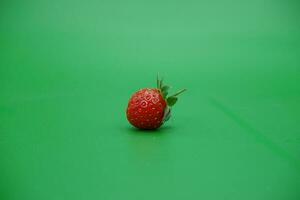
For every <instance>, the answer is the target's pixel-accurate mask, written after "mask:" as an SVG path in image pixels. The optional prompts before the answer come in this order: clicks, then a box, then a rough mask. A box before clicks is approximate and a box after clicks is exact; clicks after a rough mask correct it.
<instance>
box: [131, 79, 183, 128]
mask: <svg viewBox="0 0 300 200" xmlns="http://www.w3.org/2000/svg"><path fill="white" fill-rule="evenodd" d="M168 90H169V86H166V85H163V81H162V80H160V79H159V78H157V88H154V89H150V88H146V89H141V90H139V91H138V92H136V93H135V94H133V95H132V97H131V99H130V100H129V103H128V107H127V119H128V121H129V122H130V123H131V124H132V125H133V126H135V127H137V128H139V129H157V128H159V127H160V126H161V125H162V124H163V123H164V122H165V121H167V120H168V119H169V118H170V116H171V108H170V107H172V106H173V105H174V104H175V103H176V101H177V95H179V94H181V93H182V92H184V91H185V89H184V90H181V91H179V92H177V93H176V94H174V95H172V96H169V97H167V96H168Z"/></svg>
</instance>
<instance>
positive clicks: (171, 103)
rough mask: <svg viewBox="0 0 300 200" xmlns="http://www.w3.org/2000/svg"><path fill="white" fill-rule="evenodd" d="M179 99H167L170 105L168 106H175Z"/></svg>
mask: <svg viewBox="0 0 300 200" xmlns="http://www.w3.org/2000/svg"><path fill="white" fill-rule="evenodd" d="M177 100H178V98H177V97H174V96H171V97H169V98H167V103H168V106H170V107H171V106H174V104H175V103H176V102H177Z"/></svg>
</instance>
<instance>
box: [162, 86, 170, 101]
mask: <svg viewBox="0 0 300 200" xmlns="http://www.w3.org/2000/svg"><path fill="white" fill-rule="evenodd" d="M169 89H170V87H169V86H167V85H164V86H163V87H162V88H161V92H162V94H163V97H164V98H166V97H167V95H168V93H169V92H168V91H169Z"/></svg>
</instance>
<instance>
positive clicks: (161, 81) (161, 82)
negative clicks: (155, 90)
mask: <svg viewBox="0 0 300 200" xmlns="http://www.w3.org/2000/svg"><path fill="white" fill-rule="evenodd" d="M163 81H164V80H163V78H162V79H160V81H159V89H162V87H163Z"/></svg>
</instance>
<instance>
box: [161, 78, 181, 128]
mask: <svg viewBox="0 0 300 200" xmlns="http://www.w3.org/2000/svg"><path fill="white" fill-rule="evenodd" d="M156 84H157V89H158V90H159V91H160V93H161V94H162V96H163V98H164V99H165V101H166V102H167V107H166V109H165V114H164V118H163V121H164V122H165V121H168V120H169V119H170V117H171V107H173V106H174V105H175V104H176V102H177V100H178V95H180V94H181V93H183V92H185V91H186V89H182V90H179V91H178V92H176V93H175V94H172V95H169V89H170V88H171V87H170V86H168V85H164V80H163V78H160V77H159V76H158V75H157V80H156Z"/></svg>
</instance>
